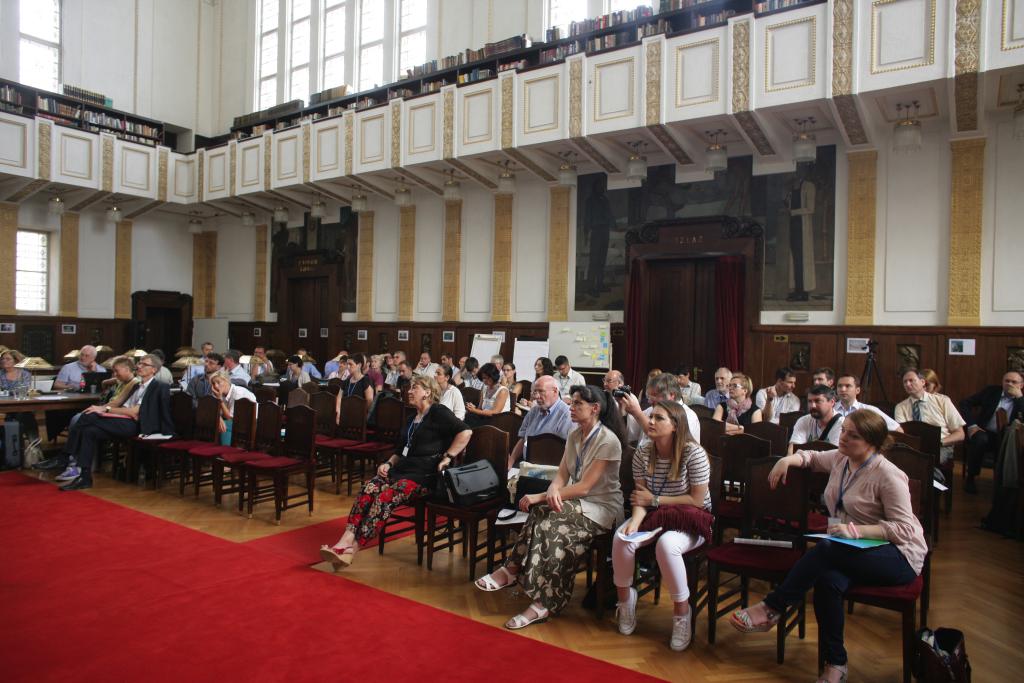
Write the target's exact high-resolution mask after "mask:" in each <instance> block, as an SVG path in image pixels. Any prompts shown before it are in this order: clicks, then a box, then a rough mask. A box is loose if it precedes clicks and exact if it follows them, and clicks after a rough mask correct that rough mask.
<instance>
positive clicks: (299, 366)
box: [281, 354, 313, 387]
mask: <svg viewBox="0 0 1024 683" xmlns="http://www.w3.org/2000/svg"><path fill="white" fill-rule="evenodd" d="M281 381H282V382H294V383H295V386H298V387H301V386H302V385H303V384H305V383H306V382H311V381H313V380H312V379H311V378H310V376H309V372H307V371H306V367H305V364H304V363H303V360H302V356H300V355H298V354H295V355H294V356H288V364H287V366H286V368H285V371H284V376H282V377H281Z"/></svg>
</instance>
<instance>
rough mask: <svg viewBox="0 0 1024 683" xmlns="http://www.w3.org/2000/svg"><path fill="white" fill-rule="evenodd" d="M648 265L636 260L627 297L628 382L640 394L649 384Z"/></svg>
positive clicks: (631, 271) (632, 268)
mask: <svg viewBox="0 0 1024 683" xmlns="http://www.w3.org/2000/svg"><path fill="white" fill-rule="evenodd" d="M646 274H647V265H646V263H645V262H644V261H643V260H642V259H635V260H634V261H633V263H632V266H631V268H630V271H629V293H628V294H627V296H626V372H625V375H626V381H627V382H628V383H629V385H630V386H631V387H633V393H639V392H640V390H641V389H642V388H643V387H644V386H645V385H646V384H647V320H646V318H645V316H644V314H645V313H646V311H644V297H643V289H644V283H645V281H646V280H647V277H646Z"/></svg>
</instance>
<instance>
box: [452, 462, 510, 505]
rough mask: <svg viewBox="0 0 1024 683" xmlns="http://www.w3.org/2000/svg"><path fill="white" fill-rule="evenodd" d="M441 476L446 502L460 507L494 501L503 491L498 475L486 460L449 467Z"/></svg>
mask: <svg viewBox="0 0 1024 683" xmlns="http://www.w3.org/2000/svg"><path fill="white" fill-rule="evenodd" d="M441 476H442V477H443V478H444V483H445V485H446V487H447V489H448V502H450V503H452V504H453V505H458V506H460V507H464V506H468V505H477V504H479V503H485V502H487V501H490V500H494V499H496V498H497V497H498V496H499V495H501V492H502V490H503V489H502V486H501V480H500V479H499V478H498V473H497V472H495V471H494V467H493V466H492V465H491V463H490V462H488V461H487V460H477V461H475V462H471V463H469V464H468V465H459V466H458V467H449V468H447V469H445V470H444V471H443V472H442V473H441Z"/></svg>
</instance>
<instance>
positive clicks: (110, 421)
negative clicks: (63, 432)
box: [61, 354, 174, 491]
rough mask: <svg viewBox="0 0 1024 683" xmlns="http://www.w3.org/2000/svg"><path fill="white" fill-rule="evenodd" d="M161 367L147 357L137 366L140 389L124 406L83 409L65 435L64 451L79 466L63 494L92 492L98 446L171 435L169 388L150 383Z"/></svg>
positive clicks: (172, 424)
mask: <svg viewBox="0 0 1024 683" xmlns="http://www.w3.org/2000/svg"><path fill="white" fill-rule="evenodd" d="M160 366H161V363H160V359H159V358H157V357H156V356H153V355H151V354H146V355H145V356H143V357H142V358H140V359H139V363H138V366H137V371H138V375H139V386H138V388H136V389H135V391H134V392H132V394H131V395H130V396H129V397H128V398H127V400H125V402H124V405H123V406H121V407H114V406H111V405H110V404H107V405H103V406H89V407H88V408H86V409H85V411H84V413H85V414H84V415H83V416H82V418H81V419H80V420H79V421H78V423H77V424H76V425H75V427H74V428H73V429H72V430H71V431H70V432H69V433H68V442H67V445H66V446H65V450H64V452H65V454H66V455H67V456H69V457H70V456H73V457H74V458H75V461H76V462H77V463H78V467H79V469H80V472H79V476H78V477H77V478H75V479H73V480H71V481H70V482H68V483H67V484H65V485H64V486H62V487H61V490H62V491H75V490H78V489H88V488H92V464H93V459H94V458H95V457H96V450H97V448H98V447H99V442H101V441H106V440H109V439H124V438H130V437H133V436H136V435H138V434H173V433H174V423H173V422H172V421H171V390H170V387H168V386H167V385H166V384H161V383H160V382H154V381H153V378H154V376H155V375H156V373H157V372H158V371H159V370H160Z"/></svg>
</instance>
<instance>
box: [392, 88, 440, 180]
mask: <svg viewBox="0 0 1024 683" xmlns="http://www.w3.org/2000/svg"><path fill="white" fill-rule="evenodd" d="M442 107H443V105H442V103H441V93H437V94H436V95H429V96H427V97H417V98H416V99H414V100H411V101H408V102H403V103H402V118H403V121H402V163H403V164H418V163H423V162H427V161H436V160H438V159H440V158H441V123H442V119H443V118H444V114H443V112H442Z"/></svg>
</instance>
